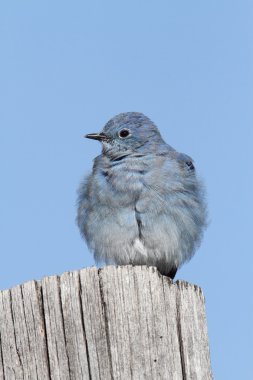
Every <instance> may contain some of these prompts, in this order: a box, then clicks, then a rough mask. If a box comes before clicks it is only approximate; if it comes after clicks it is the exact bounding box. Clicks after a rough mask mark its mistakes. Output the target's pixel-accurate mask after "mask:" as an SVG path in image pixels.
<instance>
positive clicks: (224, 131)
mask: <svg viewBox="0 0 253 380" xmlns="http://www.w3.org/2000/svg"><path fill="white" fill-rule="evenodd" d="M252 19H253V5H252V2H251V1H244V0H242V1H240V2H239V1H234V0H230V1H222V0H219V1H218V0H213V1H195V0H194V1H191V2H190V1H177V2H175V1H174V2H172V1H168V0H166V1H165V0H164V1H143V0H142V1H141V0H139V1H133V0H129V1H127V2H119V1H111V0H108V1H106V2H102V1H96V0H95V1H92V2H85V1H72V2H70V1H58V0H56V1H53V2H52V1H46V0H44V1H43V2H35V1H26V0H24V1H22V2H21V1H15V0H14V1H8V2H7V1H6V2H1V5H0V49H1V50H0V51H1V59H0V69H1V70H0V104H1V112H0V126H1V128H0V144H1V146H0V155H1V157H0V159H1V165H0V167H1V192H0V194H1V203H0V204H1V213H0V228H1V239H0V252H1V266H0V288H1V289H4V288H7V287H11V286H13V285H15V284H18V283H22V282H24V281H27V280H30V279H40V278H42V277H43V276H45V275H50V274H56V273H57V274H61V273H62V272H63V271H67V270H74V269H79V268H81V267H86V266H91V265H93V264H94V262H93V259H92V257H91V255H90V254H89V253H88V250H87V248H86V246H85V244H84V242H83V241H82V240H81V238H80V236H79V232H78V230H77V227H76V225H75V214H76V210H75V202H76V188H77V186H78V184H79V182H80V180H81V179H82V177H83V176H84V175H85V174H87V173H88V172H89V171H90V169H91V166H92V159H93V158H94V157H95V156H96V155H98V154H99V152H100V146H99V144H98V143H97V142H94V141H89V140H85V139H83V137H82V136H83V135H84V134H85V133H88V132H96V131H99V130H100V129H102V127H103V125H104V124H105V122H106V121H107V120H108V119H109V118H111V117H112V116H114V115H115V114H117V113H120V112H124V111H139V112H143V113H145V114H147V115H148V116H149V117H150V118H151V119H152V120H153V121H154V122H155V123H156V124H157V125H158V126H159V129H160V131H161V133H162V135H163V137H164V139H165V140H166V141H167V142H168V143H169V144H170V145H172V146H173V147H175V148H176V149H177V150H179V151H181V152H184V153H187V154H189V155H190V156H192V157H193V158H194V160H195V164H196V167H197V170H198V172H199V174H200V175H201V176H202V177H203V178H204V180H205V183H206V187H207V191H208V203H209V214H210V226H209V228H208V230H207V232H206V234H205V238H204V241H203V244H202V246H201V248H200V249H199V251H198V252H197V254H196V256H195V257H194V259H193V260H192V261H191V262H190V263H189V264H187V265H185V266H184V267H183V268H182V269H181V270H180V271H179V272H178V275H177V278H180V279H184V280H187V281H190V282H193V283H196V284H198V285H200V286H201V287H202V288H203V291H204V293H205V296H206V302H207V305H206V306H207V317H208V328H209V337H210V345H211V354H212V357H211V358H212V366H213V371H214V375H215V379H218V380H224V379H230V380H234V379H236V380H238V379H245V380H248V379H252V371H253V368H252V367H253V365H252V339H253V336H252V335H253V334H252V320H253V298H252V294H251V293H252V266H253V256H252V254H253V252H252V241H251V236H252V212H253V207H252V194H253V179H252V169H251V165H252V163H251V157H252V153H251V151H252V143H253V109H252V105H253V48H252V38H253V26H252V25H253V24H252Z"/></svg>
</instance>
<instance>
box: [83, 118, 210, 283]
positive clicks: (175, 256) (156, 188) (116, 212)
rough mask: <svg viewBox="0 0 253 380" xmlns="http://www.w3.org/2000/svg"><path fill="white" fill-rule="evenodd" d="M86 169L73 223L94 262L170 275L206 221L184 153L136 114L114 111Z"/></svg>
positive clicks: (187, 256)
mask: <svg viewBox="0 0 253 380" xmlns="http://www.w3.org/2000/svg"><path fill="white" fill-rule="evenodd" d="M85 137H87V138H89V139H95V140H98V141H100V142H101V143H102V154H101V155H100V156H98V157H96V158H95V160H94V165H93V171H92V174H91V175H89V176H88V177H87V178H86V179H85V180H84V182H83V183H82V184H81V186H80V188H79V191H78V215H77V224H78V226H79V229H80V232H81V234H82V236H83V237H84V238H85V240H86V242H87V244H88V247H89V248H90V250H91V251H92V252H93V253H94V258H95V260H96V261H97V262H103V263H106V264H117V265H126V264H132V265H148V266H155V267H157V268H158V270H159V271H160V273H162V274H163V275H168V276H169V277H171V278H174V276H175V274H176V272H177V269H178V268H179V267H180V266H181V265H182V264H183V263H184V262H185V261H187V260H189V259H190V258H191V257H192V256H193V254H194V253H195V250H196V248H197V247H198V246H199V244H200V241H201V238H202V235H203V230H204V228H205V227H206V218H207V212H206V203H205V196H204V190H203V186H202V184H201V182H200V180H199V179H198V177H197V176H196V173H195V167H194V165H193V161H192V159H191V158H190V157H189V156H187V155H185V154H182V153H178V152H177V151H176V150H175V149H173V148H172V147H171V146H170V145H168V144H166V143H165V142H164V140H163V139H162V137H161V135H160V132H159V130H158V129H157V127H156V126H155V124H154V123H153V122H152V121H151V120H150V119H149V118H148V117H146V116H145V115H143V114H142V113H137V112H127V113H122V114H119V115H117V116H115V117H114V118H112V119H111V120H109V122H108V123H107V124H106V125H105V127H104V128H103V130H102V132H101V133H92V134H88V135H86V136H85Z"/></svg>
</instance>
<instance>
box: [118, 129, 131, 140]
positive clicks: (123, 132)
mask: <svg viewBox="0 0 253 380" xmlns="http://www.w3.org/2000/svg"><path fill="white" fill-rule="evenodd" d="M129 135H130V132H129V130H128V129H122V130H121V131H120V132H119V137H120V138H122V139H124V138H126V137H127V136H129Z"/></svg>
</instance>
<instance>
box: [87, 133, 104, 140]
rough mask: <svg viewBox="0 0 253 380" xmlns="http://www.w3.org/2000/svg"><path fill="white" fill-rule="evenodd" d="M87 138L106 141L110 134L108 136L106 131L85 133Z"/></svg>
mask: <svg viewBox="0 0 253 380" xmlns="http://www.w3.org/2000/svg"><path fill="white" fill-rule="evenodd" d="M84 137H86V138H87V139H93V140H99V141H105V140H108V136H106V135H105V134H104V133H89V134H88V135H85V136H84Z"/></svg>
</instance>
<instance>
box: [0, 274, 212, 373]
mask: <svg viewBox="0 0 253 380" xmlns="http://www.w3.org/2000/svg"><path fill="white" fill-rule="evenodd" d="M0 379H6V380H9V379H31V380H35V379H41V380H47V379H53V380H56V379H64V380H65V379H77V380H79V379H85V380H86V379H87V380H88V379H100V380H107V379H108V380H111V379H114V380H116V379H122V380H128V379H140V380H141V379H150V380H156V379H166V380H167V379H168V380H174V379H177V380H190V379H192V380H198V379H201V380H208V379H212V375H211V366H210V355H209V347H208V336H207V325H206V317H205V305H204V297H203V293H202V291H201V289H200V288H199V287H197V286H195V285H190V284H188V283H186V282H183V281H177V282H175V283H172V281H171V280H170V279H168V278H167V277H163V276H161V275H160V274H159V273H158V272H157V270H156V269H155V268H153V267H149V268H148V267H145V266H137V267H132V266H124V267H114V266H108V267H105V268H104V269H97V268H95V267H93V268H88V269H82V270H80V271H75V272H70V273H64V274H63V275H62V276H60V277H58V276H51V277H46V278H44V279H43V280H42V281H41V282H36V281H31V282H28V283H25V284H23V285H20V286H16V287H15V288H13V289H10V290H4V291H2V292H0Z"/></svg>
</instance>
